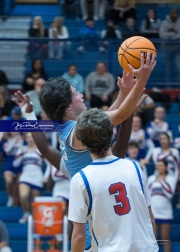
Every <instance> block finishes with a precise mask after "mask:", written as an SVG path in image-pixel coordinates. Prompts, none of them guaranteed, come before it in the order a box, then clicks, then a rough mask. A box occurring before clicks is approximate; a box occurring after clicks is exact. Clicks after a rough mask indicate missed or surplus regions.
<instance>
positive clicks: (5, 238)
mask: <svg viewBox="0 0 180 252" xmlns="http://www.w3.org/2000/svg"><path fill="white" fill-rule="evenodd" d="M0 252H12V250H11V248H10V247H9V234H8V230H7V227H6V225H5V224H4V222H2V221H1V220H0Z"/></svg>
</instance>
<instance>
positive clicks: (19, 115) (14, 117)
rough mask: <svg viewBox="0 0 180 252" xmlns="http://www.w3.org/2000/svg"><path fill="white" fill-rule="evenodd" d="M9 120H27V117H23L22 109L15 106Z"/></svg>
mask: <svg viewBox="0 0 180 252" xmlns="http://www.w3.org/2000/svg"><path fill="white" fill-rule="evenodd" d="M7 120H25V118H23V117H22V112H21V109H20V108H19V107H18V106H15V107H14V108H13V109H12V111H11V115H10V116H8V117H7Z"/></svg>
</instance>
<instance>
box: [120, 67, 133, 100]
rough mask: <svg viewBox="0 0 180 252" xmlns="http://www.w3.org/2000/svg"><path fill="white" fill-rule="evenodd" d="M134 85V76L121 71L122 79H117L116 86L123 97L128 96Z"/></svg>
mask: <svg viewBox="0 0 180 252" xmlns="http://www.w3.org/2000/svg"><path fill="white" fill-rule="evenodd" d="M135 84H136V80H135V79H134V74H131V73H128V72H126V71H123V76H122V78H120V77H118V82H117V85H118V87H119V88H120V90H121V92H122V93H123V94H124V95H128V94H129V92H130V91H131V89H132V88H133V86H134V85H135Z"/></svg>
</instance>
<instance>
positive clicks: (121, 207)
mask: <svg viewBox="0 0 180 252" xmlns="http://www.w3.org/2000/svg"><path fill="white" fill-rule="evenodd" d="M109 193H110V194H111V195H112V194H116V195H114V197H115V199H116V202H117V203H120V204H118V205H115V206H114V211H115V213H116V214H117V215H124V214H128V213H129V212H130V210H131V206H130V204H129V199H128V197H127V192H126V187H125V185H124V184H123V183H121V182H118V183H115V184H112V185H110V187H109Z"/></svg>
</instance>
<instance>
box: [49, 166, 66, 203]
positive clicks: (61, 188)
mask: <svg viewBox="0 0 180 252" xmlns="http://www.w3.org/2000/svg"><path fill="white" fill-rule="evenodd" d="M50 169H51V171H50V172H51V178H52V180H53V181H54V187H53V190H52V196H53V197H61V198H63V199H65V201H69V188H70V179H69V178H68V177H67V176H65V175H64V174H63V173H62V172H61V171H59V170H57V169H56V168H55V167H54V166H51V168H50Z"/></svg>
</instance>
